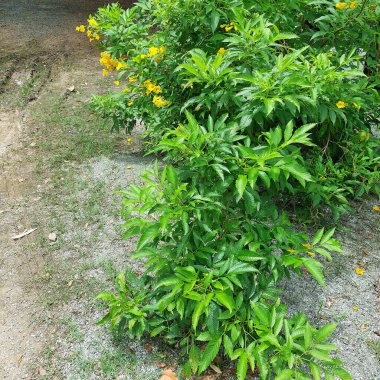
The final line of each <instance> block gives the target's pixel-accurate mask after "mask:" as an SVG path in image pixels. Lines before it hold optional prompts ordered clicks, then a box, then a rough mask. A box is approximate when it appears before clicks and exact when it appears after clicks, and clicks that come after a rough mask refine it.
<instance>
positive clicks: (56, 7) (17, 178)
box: [0, 0, 104, 380]
mask: <svg viewBox="0 0 380 380" xmlns="http://www.w3.org/2000/svg"><path fill="white" fill-rule="evenodd" d="M103 3H104V2H103V1H94V0H87V1H83V0H82V1H79V0H76V1H73V0H55V1H52V0H48V1H47V0H45V1H44V0H38V1H36V0H20V1H13V0H5V1H4V0H2V1H1V2H0V68H1V70H0V72H1V74H0V378H1V379H7V380H13V379H21V378H25V379H31V378H34V377H35V376H36V373H31V372H30V369H31V368H34V367H36V368H38V367H39V365H38V361H39V360H40V357H41V351H42V350H43V348H44V347H45V346H46V344H47V342H49V340H50V338H51V337H50V334H51V329H50V328H49V327H47V325H46V324H43V323H41V321H44V320H45V319H46V315H45V316H44V315H42V314H43V313H45V310H44V308H43V307H42V306H41V304H40V302H41V291H43V290H44V288H43V287H41V285H40V283H39V282H38V278H39V276H41V273H42V271H43V268H44V266H45V264H46V257H43V256H42V255H40V252H39V251H38V250H35V249H30V247H31V246H32V245H35V243H36V239H37V238H38V236H41V234H42V235H43V234H44V233H45V231H43V230H41V224H42V225H43V223H41V222H43V221H42V220H41V218H40V216H42V217H43V212H42V211H43V207H44V204H43V201H42V193H43V191H44V187H45V188H46V184H44V183H42V185H41V183H40V182H39V181H38V179H37V178H36V173H35V168H36V167H35V162H34V159H35V157H34V144H35V142H33V141H32V140H31V139H30V131H31V128H32V127H31V124H32V123H31V122H30V120H29V110H30V108H31V106H32V105H33V103H36V102H37V103H38V100H39V97H40V96H41V95H42V94H46V93H48V92H49V91H52V89H53V90H54V91H56V92H61V93H62V94H63V93H64V92H65V90H66V88H67V87H66V86H68V83H71V81H70V78H67V76H66V80H64V79H62V78H65V74H64V72H63V70H66V69H67V66H68V65H72V66H75V65H77V67H78V69H77V70H74V71H72V70H71V75H73V76H74V77H75V75H76V74H75V73H77V72H79V77H81V78H80V79H83V78H84V77H86V76H87V75H86V72H85V69H84V68H85V66H86V63H87V64H88V65H89V66H91V67H92V70H94V68H95V67H96V64H95V61H96V57H97V52H96V49H95V48H93V47H91V46H90V45H89V44H88V43H87V41H86V40H85V38H83V35H79V34H78V33H76V32H75V31H74V27H75V26H76V25H78V24H80V23H82V22H84V21H85V20H86V18H87V16H88V14H89V13H91V12H94V11H95V10H96V9H97V7H98V6H100V5H102V4H103ZM77 77H78V75H77ZM75 79H76V80H79V78H75ZM33 128H34V127H33ZM46 134H48V131H46ZM37 215H38V217H37V218H36V216H37ZM31 228H37V230H36V231H34V232H33V233H32V234H30V235H29V236H26V237H24V238H22V239H20V240H13V239H12V236H15V235H18V234H20V233H22V232H23V231H25V230H28V229H31ZM40 372H41V373H39V375H44V370H42V369H41V370H40Z"/></svg>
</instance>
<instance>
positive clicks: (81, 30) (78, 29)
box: [75, 25, 86, 33]
mask: <svg viewBox="0 0 380 380" xmlns="http://www.w3.org/2000/svg"><path fill="white" fill-rule="evenodd" d="M75 30H76V31H77V32H81V33H84V32H85V31H86V27H85V26H84V25H79V26H77V27H76V28H75Z"/></svg>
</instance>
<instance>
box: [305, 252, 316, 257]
mask: <svg viewBox="0 0 380 380" xmlns="http://www.w3.org/2000/svg"><path fill="white" fill-rule="evenodd" d="M307 254H308V255H309V256H311V257H314V256H315V253H314V252H312V251H307Z"/></svg>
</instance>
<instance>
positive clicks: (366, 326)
mask: <svg viewBox="0 0 380 380" xmlns="http://www.w3.org/2000/svg"><path fill="white" fill-rule="evenodd" d="M368 327H369V324H368V323H362V324H361V325H360V330H367V329H368Z"/></svg>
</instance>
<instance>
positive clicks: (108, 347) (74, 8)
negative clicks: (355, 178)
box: [0, 0, 380, 380]
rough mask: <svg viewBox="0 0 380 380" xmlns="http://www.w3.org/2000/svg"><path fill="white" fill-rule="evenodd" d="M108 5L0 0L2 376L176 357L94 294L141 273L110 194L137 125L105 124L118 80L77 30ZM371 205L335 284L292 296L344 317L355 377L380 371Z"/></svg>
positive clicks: (342, 329)
mask: <svg viewBox="0 0 380 380" xmlns="http://www.w3.org/2000/svg"><path fill="white" fill-rule="evenodd" d="M101 3H102V2H100V1H94V0H86V1H74V0H64V1H63V0H61V1H58V0H54V1H53V0H49V1H47V0H45V1H44V0H38V1H37V0H29V1H26V0H20V1H17V2H15V1H12V0H3V1H2V2H1V3H0V20H1V21H0V35H1V40H0V68H1V70H0V379H6V380H8V379H9V380H13V379H14V380H16V379H39V378H41V379H72V380H74V379H75V380H82V379H86V380H87V379H129V380H138V379H148V380H149V379H152V380H153V379H157V378H158V376H159V374H160V371H161V370H160V369H159V368H158V367H157V366H156V365H155V364H154V362H165V363H167V364H172V363H173V362H175V361H176V359H175V357H176V353H175V352H173V351H172V349H170V348H169V347H166V346H164V345H162V344H161V343H159V342H157V341H153V342H152V341H150V342H148V341H146V342H131V341H129V340H128V339H125V338H123V339H120V338H118V337H115V336H113V335H112V334H111V333H110V332H109V331H108V330H107V328H105V327H102V326H97V325H96V321H97V320H99V318H100V317H101V316H102V313H103V312H104V310H103V309H102V306H101V305H100V304H99V303H98V302H97V301H96V300H95V296H96V294H97V293H98V292H100V291H103V290H105V289H112V283H113V278H114V277H115V275H116V274H117V273H118V271H119V270H121V269H122V268H123V267H124V266H126V265H127V266H129V267H132V268H133V269H135V270H136V271H138V270H139V269H140V268H139V263H136V262H133V261H130V260H129V258H128V256H129V253H130V252H131V251H133V248H134V241H133V240H128V241H121V240H120V236H119V232H118V231H119V229H120V224H121V221H120V219H119V216H118V214H119V204H120V200H119V198H118V196H117V194H115V191H117V190H118V189H120V188H123V187H125V186H128V184H130V183H136V182H137V183H138V181H139V174H140V173H141V171H142V170H143V169H144V168H146V167H147V166H149V165H150V161H149V160H148V159H146V158H143V157H142V154H141V146H140V143H139V140H138V134H137V133H136V134H135V135H134V136H133V140H134V142H133V143H132V144H128V143H127V141H126V139H125V136H114V135H111V134H109V133H108V131H104V130H102V129H99V123H98V121H97V120H96V118H95V117H94V115H93V114H92V113H91V111H90V110H89V109H88V106H87V102H88V99H89V98H90V96H91V94H93V93H99V92H102V91H104V89H105V88H107V87H110V83H112V80H111V79H102V78H101V77H100V75H99V72H100V69H99V67H98V66H97V57H98V53H97V51H96V49H95V48H93V47H91V46H89V44H88V43H87V41H86V40H85V38H84V37H83V35H80V34H77V33H75V31H74V27H75V26H76V25H77V24H79V23H81V22H83V20H84V19H85V18H86V17H87V15H88V14H89V13H91V12H93V11H94V10H95V9H96V7H97V6H98V5H100V4H101ZM72 85H74V86H75V91H73V92H70V91H69V92H68V91H67V88H68V87H70V86H72ZM375 202H376V200H374V199H371V200H368V201H366V202H364V203H363V204H361V205H359V204H358V205H356V212H355V214H354V215H347V216H346V217H345V218H344V219H343V221H342V224H341V226H340V227H339V229H338V233H339V238H340V239H341V240H342V241H343V243H344V248H345V251H346V253H347V255H346V256H340V257H338V258H336V260H335V261H334V262H333V263H332V264H329V265H328V266H327V287H326V289H321V288H320V287H319V286H317V285H316V284H315V282H314V281H313V280H311V279H310V277H306V278H303V279H299V280H298V279H294V280H293V281H292V283H288V284H286V289H287V290H286V292H285V294H284V299H285V300H286V301H287V302H288V304H289V305H290V306H289V310H290V312H295V311H298V310H304V311H305V312H306V314H307V315H309V316H310V317H311V318H312V319H313V320H314V322H315V323H316V324H321V323H326V322H328V321H336V322H338V324H339V328H338V330H337V332H336V334H335V335H334V341H335V343H336V344H337V345H338V346H339V348H340V349H341V352H340V354H339V355H340V356H341V357H342V358H343V359H344V361H345V363H346V367H347V369H348V370H350V371H351V373H352V375H353V379H355V380H378V379H380V377H379V373H380V364H379V356H380V338H379V335H380V331H379V330H380V320H379V315H380V313H379V311H380V310H379V308H380V303H379V302H380V298H379V296H380V294H379V292H380V283H379V270H378V268H379V260H380V245H379V238H378V237H379V232H380V218H379V214H376V213H374V212H373V211H372V206H373V205H374V204H375ZM34 228H36V230H35V231H34V232H32V233H31V234H30V235H28V236H26V237H24V238H22V239H20V240H13V239H12V236H15V235H17V234H19V233H22V232H23V231H26V230H29V229H34ZM51 232H54V233H55V234H56V235H57V241H55V242H52V241H50V240H49V238H48V235H49V233H51ZM355 266H360V267H363V268H365V269H366V271H365V273H364V275H363V276H358V275H356V273H355V269H354V268H355Z"/></svg>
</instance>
